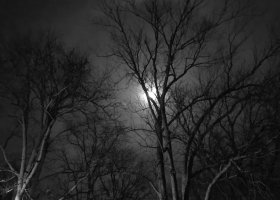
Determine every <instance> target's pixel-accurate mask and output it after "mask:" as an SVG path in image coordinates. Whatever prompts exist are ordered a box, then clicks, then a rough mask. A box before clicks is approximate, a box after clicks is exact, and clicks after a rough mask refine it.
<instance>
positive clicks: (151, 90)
mask: <svg viewBox="0 0 280 200" xmlns="http://www.w3.org/2000/svg"><path fill="white" fill-rule="evenodd" d="M148 96H149V97H150V98H151V99H153V100H155V101H156V99H157V90H156V88H155V87H152V88H149V89H148ZM140 98H141V101H143V102H145V103H148V99H147V96H146V94H145V92H144V91H143V90H142V91H141V93H140Z"/></svg>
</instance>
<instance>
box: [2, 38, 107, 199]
mask: <svg viewBox="0 0 280 200" xmlns="http://www.w3.org/2000/svg"><path fill="white" fill-rule="evenodd" d="M2 47H3V48H2V58H3V64H2V65H1V76H2V79H1V97H2V98H4V101H5V102H6V103H7V105H9V106H11V114H10V116H12V117H13V118H14V120H15V122H14V123H15V124H17V123H18V124H19V128H18V129H17V131H18V132H17V133H18V134H17V135H18V137H19V138H20V139H21V141H22V142H21V151H20V152H21V156H20V158H19V159H18V160H19V161H20V167H19V169H18V170H17V169H16V168H15V167H14V166H13V165H12V164H11V163H10V162H9V159H8V155H6V152H5V149H4V148H2V147H1V150H2V152H3V155H4V159H5V162H6V164H7V166H8V170H9V171H10V172H11V173H12V174H14V175H15V176H16V178H17V183H16V185H14V187H15V188H14V191H15V193H16V195H15V199H17V200H19V199H22V198H23V196H26V197H28V196H29V193H30V192H31V193H32V195H34V194H36V186H37V185H38V180H39V176H40V174H41V171H42V166H43V163H44V161H45V159H46V155H47V152H48V148H49V145H50V138H51V135H52V134H54V133H55V132H57V131H56V129H57V124H58V123H57V122H58V121H62V120H63V119H64V118H67V117H69V116H70V114H71V113H84V109H86V108H87V106H88V105H89V103H95V104H96V105H97V104H98V102H101V101H102V100H104V99H105V98H106V95H107V94H105V92H102V87H99V88H98V87H97V86H98V84H99V86H100V84H101V85H102V83H101V82H102V80H101V81H100V82H98V81H95V80H92V81H90V79H89V76H90V65H89V62H88V59H87V57H86V56H84V55H82V54H81V53H79V52H78V51H77V50H75V49H71V50H66V49H65V48H64V47H63V45H62V44H61V43H60V42H59V41H58V40H57V39H56V38H55V37H54V36H52V34H49V33H48V34H43V35H41V36H39V37H37V36H36V37H29V36H27V37H25V38H22V39H17V40H15V41H12V42H10V43H8V45H6V46H2ZM103 81H104V80H103ZM93 86H94V87H93ZM95 86H96V88H95ZM92 89H94V91H93V90H92ZM10 144H11V145H13V143H10ZM14 145H18V144H17V142H14ZM30 190H31V191H30Z"/></svg>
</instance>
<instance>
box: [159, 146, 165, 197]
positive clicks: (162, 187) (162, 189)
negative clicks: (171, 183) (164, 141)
mask: <svg viewBox="0 0 280 200" xmlns="http://www.w3.org/2000/svg"><path fill="white" fill-rule="evenodd" d="M157 159H158V163H157V171H158V177H157V178H158V187H159V193H160V196H159V200H167V190H166V178H165V168H164V157H163V152H162V148H161V146H160V144H159V142H158V145H157Z"/></svg>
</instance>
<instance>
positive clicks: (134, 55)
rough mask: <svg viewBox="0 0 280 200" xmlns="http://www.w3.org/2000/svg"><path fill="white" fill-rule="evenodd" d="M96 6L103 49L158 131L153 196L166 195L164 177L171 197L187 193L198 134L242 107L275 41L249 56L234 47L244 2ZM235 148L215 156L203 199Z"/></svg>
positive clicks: (206, 135) (205, 134) (240, 35)
mask: <svg viewBox="0 0 280 200" xmlns="http://www.w3.org/2000/svg"><path fill="white" fill-rule="evenodd" d="M208 6H209V5H208ZM207 9H209V10H207ZM102 10H103V13H104V15H105V16H106V17H107V20H108V21H105V22H104V23H103V25H105V26H106V27H108V28H109V32H110V34H111V39H112V41H113V46H112V48H111V50H112V52H111V53H110V54H109V55H112V56H115V57H117V58H118V59H119V60H120V61H121V63H122V64H123V65H124V66H125V67H126V69H127V71H128V75H129V76H130V77H131V79H132V80H134V81H135V82H137V83H138V84H139V85H140V87H141V88H142V90H143V92H144V93H145V95H146V97H147V107H148V109H149V114H150V115H151V116H152V117H151V118H152V122H153V124H152V130H153V131H154V134H155V136H156V138H157V140H156V149H157V150H156V151H157V156H156V157H157V162H158V165H157V166H158V167H157V170H158V173H157V174H158V176H157V181H158V185H157V187H153V188H154V190H155V193H156V194H157V195H158V198H159V199H160V200H166V199H169V195H168V185H169V183H168V180H170V186H171V195H172V199H173V200H178V199H185V200H186V199H189V198H190V184H192V179H193V176H194V175H196V174H199V173H200V171H197V172H194V171H193V170H194V166H196V165H197V164H196V161H197V159H198V157H202V156H203V154H201V153H199V152H201V151H202V150H203V149H204V148H206V147H205V145H206V144H205V140H207V139H211V137H212V133H213V131H214V130H215V128H216V127H217V126H218V125H219V124H220V123H221V122H222V121H223V120H225V119H227V118H231V120H234V114H236V113H237V114H238V113H239V111H240V110H241V111H242V110H243V109H244V107H243V102H244V101H246V100H248V99H249V98H250V94H248V90H251V89H252V88H254V87H257V86H258V85H259V82H258V81H256V80H255V77H256V76H257V73H258V71H260V69H262V68H264V67H265V66H266V61H268V60H270V59H271V58H273V57H274V56H276V55H278V52H279V44H278V43H274V42H271V43H270V44H269V45H268V46H267V47H264V49H263V50H262V51H261V52H258V51H255V53H254V55H253V56H252V57H250V58H248V55H247V54H246V56H245V54H244V55H240V54H239V53H240V51H241V48H245V47H246V45H247V46H248V43H246V41H247V38H248V36H247V35H246V34H245V33H246V30H245V27H246V26H247V23H245V22H246V21H243V19H244V16H248V14H249V11H250V6H249V4H246V3H240V2H236V1H224V2H223V5H218V6H217V7H216V8H215V9H213V10H212V8H209V7H207V4H206V2H205V1H188V0H187V1H176V2H174V1H167V0H166V1H159V0H153V1H133V0H131V1H129V0H128V1H122V2H119V1H106V2H105V3H104V4H103V5H102ZM227 29H230V30H229V31H227ZM261 48H263V46H262V47H261ZM244 63H245V64H244ZM196 74H198V77H197V78H196V77H195V75H196ZM151 92H153V93H154V94H153V95H151ZM232 117H233V118H232ZM149 123H150V122H149ZM176 127H180V128H179V129H176ZM176 132H180V133H183V134H176ZM176 137H181V138H179V139H180V141H184V142H183V144H184V146H183V147H184V150H183V151H184V153H183V159H184V162H183V168H182V174H180V175H181V177H182V178H181V179H182V183H181V187H179V181H178V166H176V165H175V158H174V151H175V149H174V138H176ZM207 148H212V146H211V147H207ZM256 152H258V151H256ZM238 153H239V151H238V150H237V152H235V154H231V155H229V157H227V158H224V161H223V162H222V160H219V161H216V163H214V164H215V165H218V166H219V167H221V171H218V172H216V173H215V175H214V178H213V179H212V180H211V181H210V182H209V186H208V188H207V189H206V196H205V199H208V198H209V195H210V191H211V188H212V187H213V185H214V184H215V183H216V182H217V181H218V180H219V179H220V178H221V177H222V176H223V175H224V174H225V173H226V171H227V170H229V169H230V167H231V166H232V163H233V162H235V161H237V160H240V159H244V157H245V156H247V154H238ZM165 156H166V157H167V158H168V162H166V161H165ZM206 158H207V157H206ZM204 159H205V157H204ZM225 163H227V164H225ZM166 167H168V168H169V169H168V172H166ZM202 171H203V170H202ZM166 174H169V176H170V179H168V178H167V177H166ZM180 188H181V191H180Z"/></svg>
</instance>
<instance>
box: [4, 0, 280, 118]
mask: <svg viewBox="0 0 280 200" xmlns="http://www.w3.org/2000/svg"><path fill="white" fill-rule="evenodd" d="M99 1H100V0H79V1H77V0H24V1H22V0H0V15H1V17H0V27H1V29H0V36H1V38H2V39H9V38H10V37H17V35H20V34H26V33H29V32H31V33H36V32H37V31H44V30H50V31H53V32H54V33H55V34H56V35H57V36H58V37H59V39H61V40H62V41H63V42H64V44H65V45H66V46H68V47H75V48H79V49H80V50H81V51H85V52H86V53H87V54H89V56H90V59H91V61H92V64H93V65H94V66H95V67H96V68H98V69H104V68H106V67H107V68H108V67H113V68H114V71H117V72H115V73H116V74H115V78H114V79H115V80H116V81H118V80H119V79H121V78H122V70H118V69H119V66H116V65H112V63H110V60H109V59H108V58H105V59H104V58H101V57H100V55H102V54H103V53H104V54H106V47H108V46H109V45H110V43H109V42H110V41H109V38H108V35H107V34H106V32H105V31H104V29H103V28H102V27H100V26H98V25H95V24H94V20H96V19H99V18H100V17H102V15H101V14H100V11H98V2H99ZM211 1H212V0H209V3H210V4H211V3H212V2H211ZM213 2H214V1H213ZM254 2H255V3H256V5H255V7H256V8H258V9H260V10H263V11H266V14H265V15H263V16H261V17H257V18H256V20H255V22H254V23H253V24H255V25H256V26H254V25H253V27H252V29H254V31H253V32H254V34H255V37H253V43H254V42H258V41H262V40H261V39H262V37H263V34H264V29H265V28H267V26H268V25H269V24H271V22H273V24H274V25H276V26H279V25H280V23H279V21H280V20H279V17H280V14H279V10H280V1H279V0H266V1H263V0H255V1H254ZM214 3H215V2H214ZM278 24H279V25H278ZM127 85H128V84H127V81H125V82H122V83H121V84H119V87H120V88H121V89H122V90H121V91H120V92H118V98H119V99H120V101H121V102H122V104H123V105H124V106H126V107H127V106H128V105H129V104H130V102H131V101H135V98H136V100H137V98H139V96H141V94H140V93H139V91H140V88H138V87H137V86H135V85H133V84H131V83H130V84H129V85H130V86H129V87H128V86H127ZM135 91H137V92H135ZM135 93H136V94H135ZM137 93H138V94H137ZM123 117H124V119H125V120H126V119H127V118H128V119H132V118H133V117H135V118H136V120H134V123H138V120H137V116H136V115H135V116H131V114H129V115H128V116H126V115H124V116H123Z"/></svg>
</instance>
